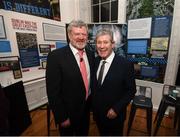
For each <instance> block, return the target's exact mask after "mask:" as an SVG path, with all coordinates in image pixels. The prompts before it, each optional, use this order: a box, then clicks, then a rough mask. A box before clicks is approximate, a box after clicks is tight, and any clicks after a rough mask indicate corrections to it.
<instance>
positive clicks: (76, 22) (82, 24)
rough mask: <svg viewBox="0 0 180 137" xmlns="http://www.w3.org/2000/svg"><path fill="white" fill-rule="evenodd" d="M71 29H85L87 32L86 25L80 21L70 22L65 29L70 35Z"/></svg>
mask: <svg viewBox="0 0 180 137" xmlns="http://www.w3.org/2000/svg"><path fill="white" fill-rule="evenodd" d="M73 27H78V28H81V27H85V28H86V29H87V31H88V26H87V24H86V23H84V22H83V21H82V20H72V21H71V22H70V23H69V25H68V27H67V31H68V33H71V31H72V28H73Z"/></svg>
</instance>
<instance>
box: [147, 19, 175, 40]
mask: <svg viewBox="0 0 180 137" xmlns="http://www.w3.org/2000/svg"><path fill="white" fill-rule="evenodd" d="M171 25H172V16H162V17H153V20H152V34H151V35H152V37H169V36H170V32H171Z"/></svg>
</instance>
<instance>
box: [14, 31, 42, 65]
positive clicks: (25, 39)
mask: <svg viewBox="0 0 180 137" xmlns="http://www.w3.org/2000/svg"><path fill="white" fill-rule="evenodd" d="M16 39H17V45H18V49H19V55H20V61H21V66H22V68H27V67H34V66H39V65H40V61H39V53H38V44H37V36H36V34H33V33H20V32H16Z"/></svg>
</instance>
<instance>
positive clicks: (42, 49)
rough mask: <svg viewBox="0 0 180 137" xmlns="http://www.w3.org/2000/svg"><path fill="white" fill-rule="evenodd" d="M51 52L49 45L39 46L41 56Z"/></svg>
mask: <svg viewBox="0 0 180 137" xmlns="http://www.w3.org/2000/svg"><path fill="white" fill-rule="evenodd" d="M50 51H51V47H50V45H49V44H39V52H40V53H42V54H48V53H49V52H50Z"/></svg>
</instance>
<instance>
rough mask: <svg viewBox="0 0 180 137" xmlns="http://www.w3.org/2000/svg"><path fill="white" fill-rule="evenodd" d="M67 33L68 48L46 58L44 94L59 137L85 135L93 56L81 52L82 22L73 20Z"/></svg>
mask: <svg viewBox="0 0 180 137" xmlns="http://www.w3.org/2000/svg"><path fill="white" fill-rule="evenodd" d="M67 31H68V37H69V40H70V43H69V45H67V46H65V47H63V48H60V49H57V50H54V51H52V52H51V53H50V54H49V55H48V59H47V68H46V69H47V70H46V84H47V95H48V100H49V105H50V109H51V110H52V112H53V114H54V117H55V122H56V124H58V126H59V130H60V135H62V136H66V135H69V136H76V135H79V136H80V135H83V136H87V135H88V129H89V101H90V93H91V92H90V81H91V78H90V77H91V74H92V67H93V62H94V61H93V59H94V53H92V52H90V51H88V50H87V49H85V46H86V43H87V37H88V28H87V25H86V24H85V23H84V22H83V21H81V20H73V21H72V22H71V23H70V24H69V25H68V28H67ZM85 72H86V73H85Z"/></svg>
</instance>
